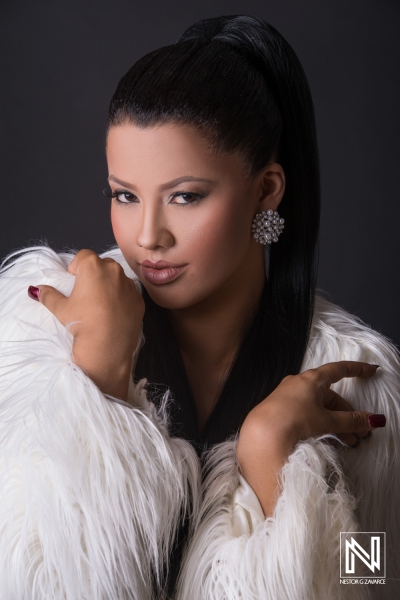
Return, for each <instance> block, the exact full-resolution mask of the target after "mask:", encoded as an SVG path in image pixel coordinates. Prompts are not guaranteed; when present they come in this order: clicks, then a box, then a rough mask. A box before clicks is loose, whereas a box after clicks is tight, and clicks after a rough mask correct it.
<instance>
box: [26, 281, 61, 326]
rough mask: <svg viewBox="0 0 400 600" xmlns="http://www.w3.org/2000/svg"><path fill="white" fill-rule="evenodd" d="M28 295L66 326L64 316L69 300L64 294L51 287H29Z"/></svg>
mask: <svg viewBox="0 0 400 600" xmlns="http://www.w3.org/2000/svg"><path fill="white" fill-rule="evenodd" d="M28 295H29V296H30V298H33V299H34V300H37V301H39V302H40V303H41V304H43V306H45V307H46V308H47V309H48V310H49V311H50V312H51V313H53V315H54V316H55V317H57V319H58V320H59V321H61V323H62V324H63V325H65V324H66V323H64V321H63V317H62V315H63V309H64V307H65V303H66V301H67V300H68V298H67V297H66V296H64V294H62V293H61V292H59V291H58V290H56V289H55V288H53V287H51V286H50V285H37V286H29V288H28Z"/></svg>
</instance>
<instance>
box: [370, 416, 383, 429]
mask: <svg viewBox="0 0 400 600" xmlns="http://www.w3.org/2000/svg"><path fill="white" fill-rule="evenodd" d="M368 425H369V426H370V427H385V425H386V417H385V415H368Z"/></svg>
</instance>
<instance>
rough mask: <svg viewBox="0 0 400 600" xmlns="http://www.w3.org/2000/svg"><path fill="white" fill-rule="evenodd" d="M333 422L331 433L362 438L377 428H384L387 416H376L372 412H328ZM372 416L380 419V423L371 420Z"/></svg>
mask: <svg viewBox="0 0 400 600" xmlns="http://www.w3.org/2000/svg"><path fill="white" fill-rule="evenodd" d="M327 412H328V414H329V418H330V420H331V427H332V429H331V431H332V432H333V433H355V434H357V435H358V436H360V437H362V436H364V435H366V433H367V432H368V431H371V430H373V429H376V427H384V426H385V425H386V417H385V415H375V414H374V413H372V412H366V411H361V410H353V411H333V410H331V411H329V410H328V411H327ZM370 415H372V416H373V417H374V418H375V417H378V422H377V423H376V422H373V421H370V420H369V417H370Z"/></svg>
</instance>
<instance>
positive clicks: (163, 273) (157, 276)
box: [140, 260, 186, 285]
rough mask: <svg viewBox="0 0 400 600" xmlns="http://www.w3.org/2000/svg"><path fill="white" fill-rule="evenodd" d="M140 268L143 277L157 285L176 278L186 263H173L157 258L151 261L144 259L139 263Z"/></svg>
mask: <svg viewBox="0 0 400 600" xmlns="http://www.w3.org/2000/svg"><path fill="white" fill-rule="evenodd" d="M140 266H141V269H142V273H143V277H144V278H145V279H147V281H149V282H150V283H153V284H156V285H159V284H162V283H169V282H170V281H173V280H174V279H176V278H177V277H178V276H179V275H180V274H181V272H182V271H183V269H184V268H185V267H186V265H185V264H184V265H177V264H174V263H170V262H167V261H166V260H158V261H157V262H152V261H151V260H144V261H143V262H142V263H141V265H140Z"/></svg>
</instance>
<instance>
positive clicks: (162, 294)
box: [142, 281, 204, 310]
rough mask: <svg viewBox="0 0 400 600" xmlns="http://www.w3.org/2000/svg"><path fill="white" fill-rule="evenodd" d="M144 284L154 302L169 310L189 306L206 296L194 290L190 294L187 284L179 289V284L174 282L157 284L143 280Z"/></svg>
mask: <svg viewBox="0 0 400 600" xmlns="http://www.w3.org/2000/svg"><path fill="white" fill-rule="evenodd" d="M142 285H143V287H145V288H146V291H147V293H148V294H149V296H150V298H151V299H152V300H153V302H155V303H156V304H158V306H161V307H162V308H166V309H168V310H180V309H183V308H189V307H191V306H194V305H195V304H197V303H198V302H200V301H201V300H203V299H204V296H201V297H198V296H196V295H195V294H193V292H192V294H190V293H189V290H188V288H187V286H179V289H178V286H173V282H171V283H170V284H164V285H159V286H155V285H151V284H149V283H148V282H147V281H146V282H143V281H142ZM174 287H175V289H174Z"/></svg>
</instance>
